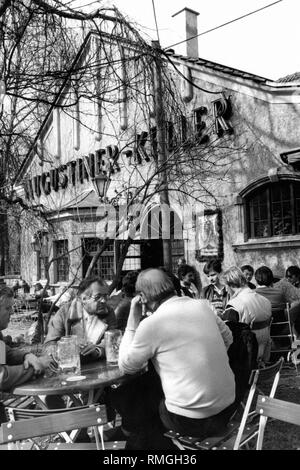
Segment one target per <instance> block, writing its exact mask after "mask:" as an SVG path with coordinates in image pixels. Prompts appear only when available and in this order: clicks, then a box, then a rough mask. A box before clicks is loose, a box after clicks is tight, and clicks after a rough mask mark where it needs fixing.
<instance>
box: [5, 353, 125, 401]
mask: <svg viewBox="0 0 300 470" xmlns="http://www.w3.org/2000/svg"><path fill="white" fill-rule="evenodd" d="M81 375H83V376H85V379H83V380H78V381H74V382H73V381H72V382H69V381H67V378H68V377H70V375H65V374H57V375H53V376H51V377H39V378H37V379H35V380H31V381H30V382H27V383H24V384H22V385H18V386H17V387H15V388H14V389H13V390H12V393H13V394H14V395H30V396H34V397H35V398H36V399H37V401H38V402H39V403H40V405H41V406H43V408H46V405H45V403H44V402H43V401H42V400H40V399H39V397H40V396H45V395H71V396H72V397H73V396H74V394H76V393H82V392H88V399H87V404H91V403H93V402H95V401H96V398H98V397H99V396H100V394H101V393H102V391H103V389H104V388H105V387H107V386H109V385H112V384H114V385H115V386H118V385H120V384H121V383H123V382H126V381H128V380H130V378H131V377H132V376H128V375H125V374H123V373H122V372H121V371H120V369H119V367H118V365H113V364H112V365H111V364H107V363H106V361H105V360H100V361H97V362H93V363H90V364H86V365H84V366H81ZM41 402H42V403H41Z"/></svg>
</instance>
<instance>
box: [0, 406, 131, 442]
mask: <svg viewBox="0 0 300 470" xmlns="http://www.w3.org/2000/svg"><path fill="white" fill-rule="evenodd" d="M95 406H96V408H95ZM89 408H93V409H94V408H95V410H96V412H95V411H94V415H95V414H96V417H97V426H94V424H93V423H91V424H87V425H86V426H85V425H84V423H82V425H81V423H80V421H78V423H80V426H78V424H77V421H76V419H75V421H73V422H74V423H75V424H73V425H72V426H71V427H69V428H68V429H64V428H63V426H64V424H65V421H62V423H61V424H62V426H61V425H60V424H59V423H60V420H59V419H58V423H57V427H55V428H53V431H51V432H46V433H43V434H38V437H40V436H43V435H48V434H49V435H51V434H59V436H61V437H62V438H63V439H64V440H65V442H56V443H52V442H50V443H48V445H47V450H53V449H54V450H80V449H82V448H85V449H90V450H91V449H93V450H96V448H97V449H98V447H99V438H100V440H101V447H102V450H104V449H105V450H119V449H123V448H124V447H125V444H126V442H125V441H115V442H109V443H108V442H106V443H104V440H103V426H104V425H105V424H106V423H107V415H106V408H105V406H104V405H91V406H80V407H74V408H71V409H70V408H61V409H56V410H36V409H23V408H19V407H18V408H11V407H7V408H6V409H5V412H6V416H7V419H8V421H9V422H8V423H4V424H5V425H7V426H8V425H10V424H11V423H14V426H15V425H16V424H17V423H18V424H19V423H22V425H23V426H24V425H25V424H26V423H27V424H30V429H31V423H32V422H33V421H34V422H36V420H42V419H44V420H47V419H49V418H50V419H51V422H52V420H53V416H55V417H57V418H60V417H61V416H63V415H70V413H75V412H83V416H84V413H85V411H86V410H89ZM88 413H90V412H89V411H88ZM70 417H71V418H73V417H72V415H70ZM74 418H76V416H75V415H74ZM79 418H80V415H79ZM91 418H93V415H91ZM4 424H3V426H4ZM41 426H43V423H42V425H41ZM28 427H29V426H28ZM85 427H92V429H93V434H94V437H95V441H96V443H77V442H75V439H76V436H77V434H78V429H81V428H85ZM58 428H59V429H58ZM9 429H11V428H9ZM56 429H58V430H56ZM68 430H72V432H71V433H67V432H66V431H68ZM74 430H75V431H74ZM34 437H37V436H34V435H33V434H32V435H30V436H28V437H27V438H24V439H30V440H31V448H32V447H34V448H35V449H38V450H41V446H39V445H38V444H37V443H36V441H34V440H32V438H34ZM17 440H19V439H17ZM18 447H20V445H18ZM26 447H27V448H28V447H29V445H28V444H26V445H25V447H24V443H22V446H21V448H22V449H23V450H24V449H25V448H26Z"/></svg>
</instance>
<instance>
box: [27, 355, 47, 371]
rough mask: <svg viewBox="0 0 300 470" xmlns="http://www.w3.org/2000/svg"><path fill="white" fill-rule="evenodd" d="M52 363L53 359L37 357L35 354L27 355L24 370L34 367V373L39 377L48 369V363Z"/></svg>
mask: <svg viewBox="0 0 300 470" xmlns="http://www.w3.org/2000/svg"><path fill="white" fill-rule="evenodd" d="M50 362H51V358H50V357H48V356H45V357H44V358H42V357H40V358H39V357H36V356H35V355H34V354H32V353H29V354H26V356H25V359H24V368H25V369H28V368H29V367H33V369H34V372H35V373H36V374H37V375H39V374H41V373H42V372H44V370H45V369H46V368H47V367H48V363H50Z"/></svg>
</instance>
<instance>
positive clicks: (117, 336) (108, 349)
mask: <svg viewBox="0 0 300 470" xmlns="http://www.w3.org/2000/svg"><path fill="white" fill-rule="evenodd" d="M104 339H105V355H106V362H107V363H109V364H117V363H118V359H119V348H120V344H121V340H122V331H121V330H109V331H106V332H105V335H104Z"/></svg>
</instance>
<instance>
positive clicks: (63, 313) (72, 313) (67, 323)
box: [44, 276, 116, 409]
mask: <svg viewBox="0 0 300 470" xmlns="http://www.w3.org/2000/svg"><path fill="white" fill-rule="evenodd" d="M107 296H108V286H107V284H106V283H105V281H104V280H103V279H101V278H99V277H98V276H93V277H89V278H87V279H83V281H81V283H80V284H79V287H78V291H77V296H76V298H75V299H73V300H72V301H71V302H69V303H67V304H64V305H63V306H62V307H61V308H60V309H59V310H58V311H57V312H56V314H55V315H54V316H53V317H52V318H51V319H50V322H49V325H48V333H47V336H46V339H45V342H44V349H45V352H47V350H51V345H53V344H55V343H56V342H57V341H58V340H59V339H60V338H61V337H62V336H66V335H77V337H78V339H79V345H80V360H81V363H85V362H89V361H93V360H97V359H100V358H102V357H105V346H104V333H105V331H106V330H111V329H114V328H116V317H115V313H114V311H113V309H112V308H111V307H110V306H109V305H107V303H106V301H107ZM46 404H47V406H48V408H52V409H53V408H62V407H64V406H65V405H64V401H63V399H62V397H60V396H57V395H49V396H47V397H46Z"/></svg>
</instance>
